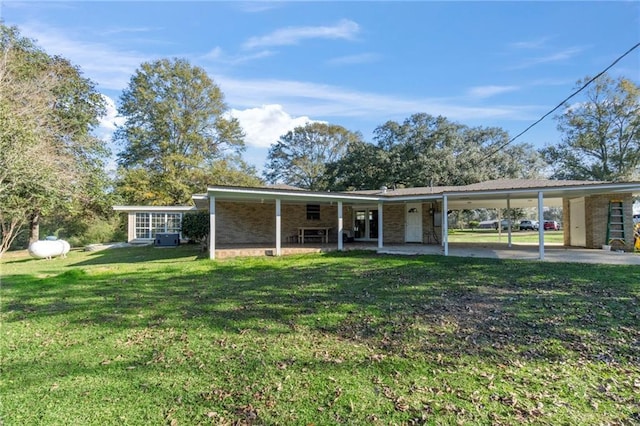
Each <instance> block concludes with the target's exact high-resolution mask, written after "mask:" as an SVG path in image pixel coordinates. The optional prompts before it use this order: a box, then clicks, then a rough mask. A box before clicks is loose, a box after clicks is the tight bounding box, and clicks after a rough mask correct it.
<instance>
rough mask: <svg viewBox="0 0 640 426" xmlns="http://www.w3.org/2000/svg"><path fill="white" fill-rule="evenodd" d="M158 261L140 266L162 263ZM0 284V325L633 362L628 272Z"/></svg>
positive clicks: (384, 260)
mask: <svg viewBox="0 0 640 426" xmlns="http://www.w3.org/2000/svg"><path fill="white" fill-rule="evenodd" d="M165 253H167V257H166V258H164V257H163V256H164V254H158V253H155V254H154V259H155V260H162V259H169V258H170V256H169V255H168V253H170V252H168V251H167V252H165ZM173 254H174V255H175V254H178V255H179V256H182V255H184V256H187V255H189V256H192V255H193V253H192V252H189V251H188V250H185V251H184V252H173ZM115 258H118V257H115ZM115 258H114V257H112V256H109V260H108V261H107V258H106V257H98V258H96V259H95V261H96V262H97V261H99V260H101V261H103V262H104V261H107V263H117V261H116V260H115ZM93 260H94V259H91V260H89V261H85V262H81V263H78V264H76V266H78V265H91V264H93V263H91V262H92V261H93ZM147 260H148V258H147ZM134 261H142V260H134ZM283 265H286V266H283ZM292 265H293V266H292ZM74 271H76V272H74ZM12 282H14V283H16V284H17V283H19V284H20V285H19V286H18V285H15V286H13V288H11V294H10V295H9V296H8V297H6V298H5V306H4V312H5V320H6V321H22V320H26V319H33V318H35V317H44V316H47V317H51V316H56V315H63V316H65V319H66V320H67V321H69V322H71V323H75V324H79V325H93V326H98V327H100V326H104V327H109V328H131V329H134V328H138V329H139V328H158V327H172V328H175V329H179V330H180V329H185V330H186V329H192V328H195V327H198V326H206V327H211V328H215V329H218V330H220V331H224V332H232V333H237V332H242V331H245V330H255V331H257V332H260V333H295V332H296V331H297V330H299V329H300V328H305V329H310V330H312V331H314V332H319V333H328V334H333V335H337V336H339V337H341V338H343V339H347V340H353V341H357V342H359V343H361V344H366V345H368V346H369V347H371V348H372V349H374V350H376V351H382V352H386V353H388V354H397V355H402V356H405V355H406V356H409V355H408V354H416V353H428V354H431V355H432V354H434V353H437V354H442V355H446V356H451V357H456V356H459V355H464V354H468V355H472V356H491V357H494V358H495V359H498V360H502V361H504V362H507V361H509V360H512V359H514V357H520V358H524V359H536V358H539V359H546V360H558V361H561V360H563V359H567V358H575V357H580V358H587V359H591V360H600V361H603V362H616V361H617V362H622V361H626V362H630V363H633V364H635V365H640V358H639V357H638V354H639V353H640V326H639V324H640V301H639V298H640V271H638V268H637V267H635V266H628V267H627V266H607V265H579V264H554V266H553V267H550V265H548V264H544V263H539V262H511V261H499V260H491V259H473V260H469V259H456V258H443V257H442V256H422V257H410V258H409V257H408V258H398V257H393V256H389V257H384V256H377V255H374V254H369V253H348V254H344V253H331V254H327V255H324V256H313V257H309V258H308V260H306V259H305V260H304V261H299V262H297V263H293V264H291V263H283V262H278V261H275V262H259V263H257V264H253V266H251V267H247V266H244V265H243V263H242V262H241V261H239V262H219V263H213V262H212V263H211V267H210V269H209V270H206V271H202V270H199V272H197V273H181V272H180V268H179V266H178V267H176V268H175V269H167V270H164V271H163V270H162V269H159V270H150V271H148V272H147V271H139V272H131V273H128V274H116V273H106V274H96V275H92V274H87V273H85V272H84V271H83V270H82V269H74V270H69V271H67V272H64V273H62V274H60V275H58V276H57V277H54V278H50V279H47V280H41V279H37V278H35V277H31V276H27V275H23V276H12ZM10 287H11V285H10Z"/></svg>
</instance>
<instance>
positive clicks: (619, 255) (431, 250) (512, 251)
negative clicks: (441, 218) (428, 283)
mask: <svg viewBox="0 0 640 426" xmlns="http://www.w3.org/2000/svg"><path fill="white" fill-rule="evenodd" d="M377 252H378V253H382V254H406V255H419V254H440V255H444V250H443V248H442V247H441V246H439V245H410V244H404V245H389V246H385V247H384V248H382V249H377ZM449 256H458V257H480V258H492V259H518V260H537V261H539V252H538V246H537V245H535V244H531V245H525V244H518V245H512V247H511V248H509V247H507V246H506V244H485V243H477V244H463V243H450V244H449ZM544 261H545V262H575V263H601V264H610V265H640V254H638V253H624V252H616V251H605V250H596V249H583V248H575V247H565V246H561V245H546V246H545V247H544Z"/></svg>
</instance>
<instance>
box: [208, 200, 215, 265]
mask: <svg viewBox="0 0 640 426" xmlns="http://www.w3.org/2000/svg"><path fill="white" fill-rule="evenodd" d="M215 258H216V197H214V196H211V195H210V196H209V259H215Z"/></svg>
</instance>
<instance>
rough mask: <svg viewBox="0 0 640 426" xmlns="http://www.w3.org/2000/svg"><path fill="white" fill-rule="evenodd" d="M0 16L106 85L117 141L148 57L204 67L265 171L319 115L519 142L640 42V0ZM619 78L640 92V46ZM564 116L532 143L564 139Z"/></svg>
mask: <svg viewBox="0 0 640 426" xmlns="http://www.w3.org/2000/svg"><path fill="white" fill-rule="evenodd" d="M0 18H1V19H2V20H3V21H4V23H5V24H6V25H15V26H17V27H18V28H19V30H20V33H21V34H22V35H23V36H26V37H29V38H32V39H35V40H36V42H37V44H38V45H39V46H40V47H41V48H43V49H44V50H45V51H46V52H47V53H48V54H51V55H60V56H63V57H66V58H67V59H69V60H70V61H71V62H72V63H73V64H75V65H77V66H79V67H80V69H81V70H82V72H83V73H84V75H85V76H86V77H88V78H90V79H91V80H93V81H94V82H95V83H96V87H97V89H98V90H99V91H100V92H101V93H102V94H103V95H104V96H105V97H106V98H107V102H108V104H109V105H110V107H109V114H108V116H107V117H104V118H103V120H102V123H101V125H100V128H98V129H97V130H96V133H97V134H98V135H99V136H100V137H101V138H103V139H104V140H105V143H108V144H110V142H109V140H110V135H111V133H112V132H113V131H114V129H115V127H116V125H117V124H122V122H123V121H122V120H123V118H122V117H119V116H118V115H117V105H118V102H119V97H120V95H121V93H122V90H123V89H125V88H126V87H127V86H128V84H129V81H130V79H131V76H132V75H133V74H134V73H135V72H136V70H137V69H138V68H139V67H140V65H141V64H142V63H144V62H149V61H154V60H157V59H161V58H184V59H187V60H188V61H189V62H190V63H191V64H192V65H194V66H199V67H201V68H203V69H205V70H206V71H207V73H208V74H209V76H210V77H211V78H212V79H213V80H214V82H215V83H216V84H217V85H218V86H219V87H220V89H221V90H222V92H223V93H224V96H225V101H226V103H227V105H228V107H229V113H230V114H231V115H232V116H234V117H236V118H237V119H238V120H239V121H240V124H241V125H242V127H243V129H244V131H245V133H246V143H247V150H246V152H245V153H244V159H245V160H246V161H247V162H248V163H250V164H252V165H254V166H255V167H256V168H257V169H258V171H259V172H261V171H262V170H263V167H264V165H265V161H266V157H267V153H268V149H269V146H270V145H271V144H273V143H275V142H277V141H278V138H279V137H280V136H281V135H284V134H286V133H287V132H288V131H290V130H292V129H293V128H295V127H296V126H301V125H304V124H305V123H307V122H309V121H321V122H327V123H331V124H337V125H340V126H343V127H345V128H347V129H348V130H351V131H358V132H360V133H361V134H362V136H363V138H364V139H365V140H366V141H370V142H373V136H374V135H373V131H374V130H375V129H376V128H377V127H378V126H381V125H383V124H384V123H386V122H387V121H389V120H392V121H396V122H402V121H404V120H405V119H406V118H408V117H409V116H411V115H412V114H415V113H427V114H431V115H433V116H444V117H446V118H448V119H449V120H451V121H455V122H458V123H461V124H464V125H467V126H470V127H476V126H481V127H500V128H502V129H504V130H506V131H507V132H509V134H510V136H511V137H513V136H515V135H517V134H518V133H520V132H521V131H523V130H525V129H526V128H527V127H528V126H529V125H531V124H532V123H534V122H535V121H536V120H538V119H539V118H541V117H542V116H543V115H544V114H546V113H547V112H549V111H550V110H551V109H553V108H554V107H555V106H557V105H558V104H559V103H560V102H561V101H562V100H564V99H565V98H566V97H567V96H569V95H570V94H571V93H573V91H574V90H575V89H576V87H577V86H576V83H577V81H578V80H580V79H583V78H585V77H586V76H594V75H596V74H597V73H599V72H600V71H602V70H604V69H605V68H606V67H608V66H609V65H610V64H611V63H612V62H614V61H615V60H616V59H617V58H618V57H619V56H621V55H622V54H623V53H624V52H626V51H627V50H629V49H630V48H631V47H633V46H634V45H635V44H636V43H638V42H639V41H640V2H639V1H625V2H613V1H606V2H605V1H603V2H575V1H567V2H559V1H553V2H547V1H538V2H520V1H518V2H484V1H475V2H457V1H451V2H430V1H424V2H419V1H405V2H400V1H386V2H385V1H370V2H367V1H350V2H342V1H333V2H328V1H325V2H309V1H298V2H266V1H265V2H243V1H233V2H224V1H207V2H205V1H196V2H169V1H166V2H150V1H138V2H133V1H110V2H96V1H72V2H53V1H46V2H34V1H11V0H0ZM609 74H610V75H611V76H612V77H614V78H617V77H620V76H623V77H625V78H628V79H631V80H633V81H635V82H636V83H637V84H640V49H635V50H634V51H633V52H632V53H631V54H629V55H627V56H626V57H625V58H623V59H622V60H621V61H620V62H618V63H617V64H616V65H615V66H614V67H613V68H612V69H611V70H610V71H609ZM572 101H576V102H578V101H579V98H578V97H576V98H574V99H573V100H572ZM555 115H557V114H553V115H551V116H549V117H548V118H546V119H545V120H543V121H542V122H541V123H540V124H538V125H536V126H535V127H533V128H532V129H531V130H529V131H528V132H526V133H525V134H524V135H522V136H521V137H519V138H518V139H517V142H519V143H529V144H531V145H532V146H533V147H534V148H542V147H544V146H546V145H552V144H556V143H558V142H559V141H560V140H561V134H560V133H559V132H558V131H557V129H556V125H557V122H556V121H555V120H554V118H553V117H554V116H555ZM110 146H111V148H112V150H113V151H114V152H117V151H118V149H119V147H118V146H114V145H112V144H110Z"/></svg>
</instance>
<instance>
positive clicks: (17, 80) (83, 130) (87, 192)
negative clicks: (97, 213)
mask: <svg viewBox="0 0 640 426" xmlns="http://www.w3.org/2000/svg"><path fill="white" fill-rule="evenodd" d="M103 112H104V104H103V99H102V97H101V95H100V94H99V93H98V92H97V91H96V90H95V88H94V84H93V82H91V81H90V80H89V79H87V78H85V77H83V76H82V73H81V71H80V69H79V68H77V67H75V66H73V65H72V64H71V63H70V62H69V61H67V60H66V59H64V58H61V57H59V56H52V55H49V54H47V53H46V52H45V51H43V50H42V49H40V48H39V47H38V46H37V45H36V44H35V42H34V41H32V40H30V39H27V38H24V37H21V36H20V34H19V31H18V29H17V28H15V27H7V26H4V25H1V24H0V228H1V230H2V241H1V245H0V253H2V252H4V251H5V250H7V249H8V248H9V246H10V245H11V243H12V241H13V240H14V239H15V238H16V236H17V235H18V233H19V232H21V230H23V227H24V225H25V224H27V225H28V227H29V228H30V231H31V232H30V238H29V239H30V241H33V240H37V239H38V233H39V232H38V231H39V223H40V218H41V217H42V216H43V215H48V214H51V213H52V212H56V213H61V212H64V213H66V214H67V215H74V214H78V212H81V211H86V209H87V208H89V206H93V205H95V204H99V203H100V199H101V197H102V196H103V195H104V187H103V186H102V185H103V184H106V182H107V179H106V176H105V174H104V172H103V165H104V163H103V161H104V159H105V157H106V155H107V154H108V151H107V150H105V149H104V147H103V143H102V142H101V141H100V140H98V139H96V138H95V137H94V136H93V135H92V133H91V131H92V129H93V128H94V127H95V126H96V125H97V124H98V118H99V117H100V116H101V115H102V114H103Z"/></svg>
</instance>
